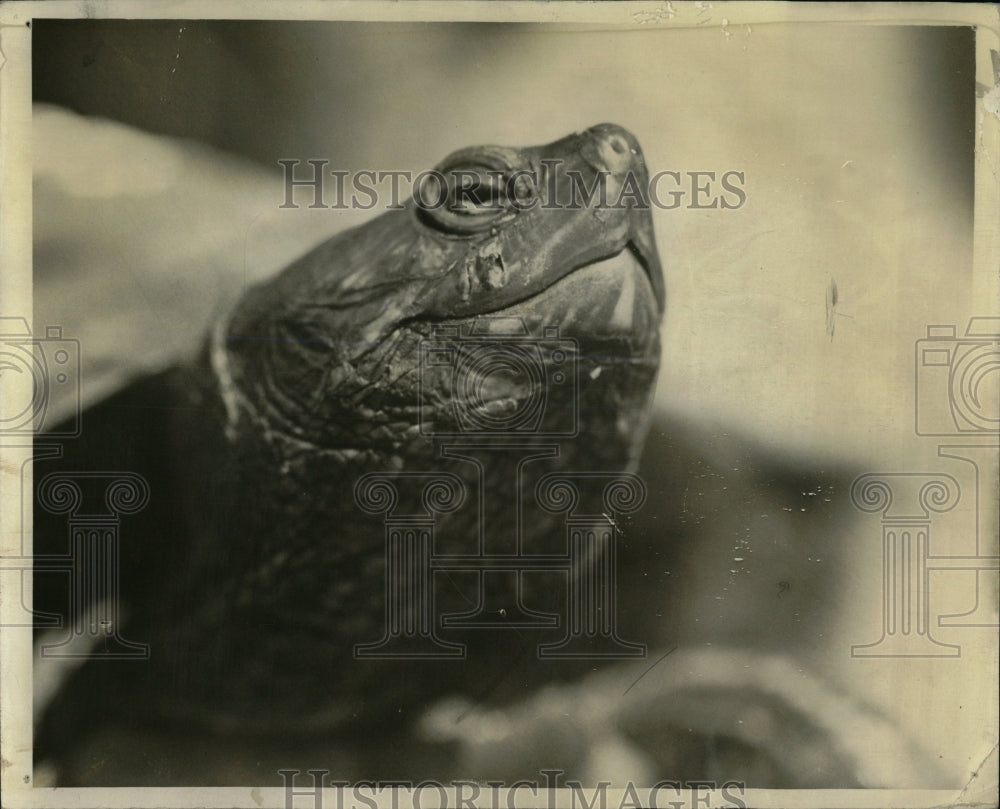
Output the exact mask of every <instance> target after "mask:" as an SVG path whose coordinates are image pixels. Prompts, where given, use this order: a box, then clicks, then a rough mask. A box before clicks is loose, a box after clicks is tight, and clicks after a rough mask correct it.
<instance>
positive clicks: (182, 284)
mask: <svg viewBox="0 0 1000 809" xmlns="http://www.w3.org/2000/svg"><path fill="white" fill-rule="evenodd" d="M33 31H34V34H33V82H34V98H35V101H36V103H37V105H38V106H37V107H36V112H35V142H34V146H33V150H34V154H33V159H34V161H35V190H34V201H35V224H34V227H35V245H36V246H35V259H34V271H35V313H34V318H35V323H36V324H61V325H63V326H64V329H65V331H66V333H67V334H70V335H73V336H76V337H78V338H79V339H80V341H81V345H82V346H83V358H84V369H83V380H84V395H85V397H86V398H87V399H88V400H93V399H96V398H97V397H99V396H100V395H102V394H103V393H106V392H108V391H110V390H113V389H115V388H116V387H117V386H119V385H121V384H122V383H123V381H124V380H125V379H127V378H129V377H131V376H134V375H135V374H137V373H140V372H142V371H149V370H154V369H156V368H160V367H163V366H165V365H167V364H169V363H171V362H173V361H175V360H176V359H177V358H179V357H182V356H185V355H187V354H189V353H190V352H192V351H194V350H195V349H196V348H197V346H198V345H199V343H200V341H201V338H202V335H203V333H204V329H205V326H206V324H207V323H208V322H209V321H210V320H211V318H212V317H214V316H215V315H216V314H217V313H218V312H219V311H220V310H221V309H222V308H223V307H224V306H225V304H226V302H227V301H231V300H232V299H233V298H234V297H235V296H236V295H238V294H239V292H240V290H241V289H243V288H244V287H245V285H246V284H248V283H252V282H253V281H254V280H256V279H259V278H261V277H264V276H266V275H268V274H270V273H272V272H274V271H276V270H277V269H279V268H280V267H282V266H283V265H284V264H286V263H287V262H288V261H289V260H291V259H292V258H294V257H296V256H297V255H299V254H300V253H303V252H305V251H306V250H307V249H309V248H310V247H312V246H313V245H314V244H315V243H317V242H318V241H320V240H322V239H323V238H325V237H327V236H329V235H330V234H332V233H335V232H337V231H339V230H342V229H344V228H345V227H348V226H350V225H353V224H356V223H358V222H360V221H364V220H366V219H368V218H370V217H371V216H373V215H374V214H375V213H377V211H375V212H371V211H358V210H346V211H345V210H308V209H306V208H305V207H303V208H301V209H299V210H288V209H281V208H280V205H281V203H282V202H283V201H284V194H285V188H284V181H283V177H282V173H281V171H280V169H279V167H278V164H277V161H278V160H281V159H297V160H300V161H303V163H304V161H306V160H310V159H325V160H329V161H330V166H329V168H331V169H340V170H345V171H349V172H354V171H358V170H361V169H374V170H385V171H388V170H411V171H414V172H417V171H420V170H423V169H426V168H430V167H432V166H433V165H434V164H436V163H437V162H438V161H439V160H441V158H443V157H444V156H445V155H446V154H448V153H449V152H450V151H452V150H453V149H456V148H460V147H463V146H468V145H472V144H480V143H499V144H504V145H528V144H537V143H545V142H549V141H552V140H555V139H556V138H558V137H561V136H563V135H565V134H567V133H569V132H571V131H574V130H580V129H583V128H586V127H588V126H590V125H593V124H596V123H599V122H602V121H611V122H614V123H618V124H621V125H623V126H625V127H627V128H628V129H630V130H631V131H632V132H633V133H634V134H635V135H636V136H637V137H638V139H639V141H640V143H641V144H642V146H643V149H644V151H645V154H646V161H647V164H648V165H649V167H650V170H651V172H657V171H662V170H671V171H677V172H681V173H682V175H683V174H684V173H686V172H692V171H709V172H711V171H714V172H717V174H719V175H721V174H722V173H724V172H727V171H738V172H744V173H745V183H744V186H743V187H744V189H745V191H746V203H745V204H744V205H742V206H741V207H740V208H739V209H737V210H722V209H714V210H713V209H707V210H706V209H692V208H690V207H687V203H688V202H689V201H690V198H689V197H688V198H686V199H685V200H684V204H682V205H681V206H680V207H678V208H677V209H674V210H656V211H654V217H655V224H656V228H657V238H658V245H659V250H660V255H661V257H662V259H663V263H664V269H665V273H666V281H667V298H668V301H667V317H666V322H665V326H664V331H663V341H664V359H663V364H662V369H661V373H660V380H659V385H658V389H657V394H656V407H657V409H658V411H659V412H660V413H661V414H663V415H664V416H666V415H671V416H674V417H679V418H681V419H686V418H690V419H693V420H696V421H697V423H698V424H700V425H706V424H711V425H714V427H713V429H717V430H727V431H728V430H731V431H732V432H734V433H737V434H743V435H746V436H748V437H750V438H751V440H753V441H754V442H756V443H757V444H758V445H760V446H762V447H766V448H768V450H769V451H774V452H776V453H778V454H780V455H782V456H784V457H785V458H787V459H788V462H789V463H790V464H796V465H799V466H808V467H812V468H816V469H822V468H826V467H829V466H840V467H850V468H854V469H857V470H858V471H859V472H863V471H869V470H871V471H875V470H882V471H886V470H901V471H908V470H922V469H925V468H927V467H928V466H929V468H931V469H932V470H933V469H939V468H941V463H942V462H941V461H940V459H938V458H937V457H936V445H935V444H933V443H931V442H929V441H928V440H926V439H920V438H918V437H917V436H915V434H914V428H913V424H914V415H913V412H914V411H913V407H914V404H913V389H914V388H913V386H914V359H913V358H914V353H913V352H914V342H915V341H916V340H917V339H919V338H921V337H924V336H926V327H927V325H928V324H955V325H957V326H958V328H959V331H960V332H961V331H962V330H964V325H965V323H966V321H967V320H968V318H969V317H970V316H971V315H980V314H993V313H992V312H990V311H982V308H983V306H984V305H986V304H985V302H982V301H975V300H974V299H973V298H972V292H971V290H972V277H973V267H972V213H973V160H974V127H975V106H974V105H975V50H974V45H975V37H974V31H973V29H971V28H960V27H959V28H918V27H892V26H883V27H875V26H871V27H869V26H832V25H824V26H822V27H820V26H810V25H794V26H793V25H785V24H760V25H752V26H749V25H740V26H736V25H723V26H721V27H720V26H717V25H713V26H707V25H706V26H704V27H701V28H690V29H671V30H667V29H661V28H650V29H648V30H647V29H637V30H593V29H591V30H587V29H582V28H575V29H574V28H570V27H566V26H562V27H557V26H543V25H513V24H511V25H459V24H412V25H402V24H383V23H377V24H376V23H297V22H288V23H274V22H266V23H255V22H227V21H222V22H205V21H196V20H182V21H170V20H162V21H152V20H147V21H126V20H105V21H95V20H72V21H57V20H36V21H34V23H33ZM300 199H302V198H300ZM308 201H309V200H308V198H306V199H305V201H304V202H303V205H304V204H307V203H308ZM833 290H836V291H835V293H834V292H833ZM986 308H987V309H988V308H989V307H988V306H986ZM994 377H995V375H994ZM983 507H984V508H985V507H986V505H983ZM990 507H991V506H990ZM973 516H974V515H970V514H966V515H965V517H973ZM963 525H964V524H962V523H956V526H957V527H956V528H955V529H954V533H955V536H956V537H958V536H959V535H960V534H961V532H962V531H963V530H965V528H963ZM879 532H880V528H879V525H878V520H877V518H871V520H870V521H869V522H866V523H863V524H862V528H861V534H860V535H859V536H853V537H836V538H833V539H832V540H831V541H835V542H838V543H845V544H848V545H849V548H850V551H849V552H850V554H851V556H852V558H853V559H854V560H855V561H854V567H853V570H854V571H855V573H854V574H852V575H851V576H848V578H847V580H846V581H845V582H843V584H842V588H843V589H842V591H841V592H840V593H839V598H838V604H839V605H840V606H839V610H840V612H839V613H838V614H837V621H836V623H835V626H834V627H833V628H832V630H831V631H830V632H829V633H828V634H827V636H826V638H825V640H824V641H823V645H822V648H820V649H818V650H815V649H814V650H813V651H812V655H813V660H812V663H813V664H814V665H818V666H820V667H821V668H823V669H824V671H825V673H827V674H828V675H829V676H831V677H832V678H833V679H835V680H838V681H840V682H842V683H844V684H846V686H847V687H848V688H849V689H850V690H851V691H852V692H855V693H860V694H862V695H864V696H865V697H866V698H870V699H872V700H874V701H875V702H877V703H878V704H880V705H882V706H884V707H885V710H886V711H887V712H888V714H890V715H891V716H892V717H893V718H894V719H896V720H897V721H899V722H900V723H901V724H902V725H903V726H904V727H906V728H908V729H909V730H910V731H911V732H912V733H913V734H914V735H915V736H916V737H918V738H920V739H921V741H922V742H923V743H924V744H925V745H926V746H927V747H928V749H930V750H932V751H933V755H934V756H935V757H936V758H937V759H938V760H939V762H940V763H941V766H942V767H943V769H944V770H945V771H946V772H947V773H949V774H950V775H949V777H953V778H954V782H955V783H956V784H958V785H961V783H962V782H964V779H965V778H966V777H967V775H968V772H969V770H970V768H971V767H974V766H975V765H976V764H978V761H979V760H980V759H981V757H982V754H984V753H985V750H986V749H988V747H989V744H991V743H992V741H991V735H990V734H991V731H990V730H989V723H988V722H986V721H984V719H983V713H982V712H981V710H980V708H978V707H976V708H972V704H974V705H977V706H983V705H986V704H987V703H989V704H993V705H995V701H994V702H990V701H991V700H994V697H993V696H992V692H993V689H994V685H993V673H991V672H994V671H995V659H994V655H993V652H992V651H991V649H990V648H989V643H991V641H990V640H989V638H988V637H986V636H984V635H983V632H986V633H991V632H992V630H978V633H979V634H976V632H977V631H975V630H965V632H966V634H965V635H963V636H962V637H963V638H964V639H965V643H964V646H963V649H965V650H967V651H966V652H965V654H964V656H963V658H962V659H961V660H920V659H918V660H907V661H901V660H898V659H896V660H872V659H869V660H857V659H853V658H851V657H850V653H849V649H850V645H851V644H852V643H863V642H868V641H872V640H875V639H877V627H878V620H879V619H878V616H879V615H880V599H881V590H880V584H881V580H880V569H881V568H880V564H881V562H880V553H881V545H880V534H879ZM938 536H939V537H940V541H941V542H942V547H941V550H940V552H942V553H947V552H948V548H947V547H945V545H946V544H947V542H948V541H949V534H948V531H947V530H946V531H945V532H944V533H942V534H939V535H938ZM956 542H958V545H961V542H959V541H958V539H956ZM968 586H969V581H968V579H963V578H961V577H958V578H955V577H952V578H951V579H949V581H948V582H947V583H945V582H944V578H943V577H942V580H941V583H940V584H939V585H938V589H937V590H935V593H936V594H938V596H937V597H940V598H942V601H941V602H940V603H941V604H944V603H947V604H948V605H949V606H951V607H952V608H953V609H954V610H955V611H959V610H960V609H962V608H963V604H964V600H967V597H968ZM949 588H950V589H949ZM953 602H954V603H953ZM964 606H968V605H967V604H964ZM948 631H949V630H941V631H940V632H939V635H940V636H942V639H944V640H948V639H952V638H953V637H957V635H953V636H948V634H947V633H948ZM951 631H952V632H953V633H957V632H958V631H959V630H951ZM873 633H874V634H875V637H873V636H872V635H873ZM972 695H977V696H975V697H973V696H972ZM970 703H971V704H970ZM963 705H964V707H963ZM970 708H972V709H971V710H970ZM987 713H988V712H987ZM875 753H876V754H877V751H875Z"/></svg>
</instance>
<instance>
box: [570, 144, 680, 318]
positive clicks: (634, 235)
mask: <svg viewBox="0 0 1000 809" xmlns="http://www.w3.org/2000/svg"><path fill="white" fill-rule="evenodd" d="M582 137H583V139H584V141H583V144H582V146H581V147H580V154H581V156H582V157H583V159H584V160H586V161H587V162H588V163H589V164H590V165H591V166H592V167H593V168H595V169H597V170H598V171H607V172H610V173H611V174H613V175H614V176H616V177H617V178H619V179H620V180H621V179H624V178H625V177H626V175H629V174H631V175H633V177H634V178H635V180H636V184H637V185H638V190H639V191H640V193H641V194H642V205H640V206H637V207H632V208H631V210H630V211H629V217H630V220H631V221H630V227H629V241H628V246H629V247H630V248H631V250H632V252H633V254H635V256H636V258H637V259H638V260H639V262H640V263H641V264H642V266H643V267H644V268H645V270H646V275H647V276H648V277H649V283H650V284H651V285H652V287H653V294H654V295H655V296H656V304H657V306H658V307H659V310H660V314H662V313H663V310H664V307H665V305H666V289H665V285H664V282H663V267H661V266H660V258H659V256H658V255H657V252H656V237H655V236H654V235H653V217H652V212H651V207H650V204H649V196H648V188H649V172H648V171H647V169H646V160H645V158H644V157H643V154H642V149H641V148H640V146H639V142H638V141H637V140H636V139H635V136H634V135H633V134H632V133H631V132H629V131H628V130H627V129H623V128H622V127H620V126H618V125H616V124H598V125H597V126H592V127H590V129H588V130H587V131H586V132H584V133H583V136H582Z"/></svg>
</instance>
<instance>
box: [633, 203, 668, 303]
mask: <svg viewBox="0 0 1000 809" xmlns="http://www.w3.org/2000/svg"><path fill="white" fill-rule="evenodd" d="M628 247H629V249H630V250H631V251H632V252H633V253H634V254H635V256H636V258H637V259H638V260H639V263H640V264H642V266H643V269H644V270H645V271H646V276H647V277H648V278H649V283H650V285H651V286H652V287H653V294H654V295H655V296H656V305H657V306H658V307H659V310H660V314H661V315H662V314H663V311H664V309H665V308H666V300H667V291H666V285H665V284H664V281H663V267H662V266H661V265H660V256H659V254H658V253H657V252H656V237H655V235H654V234H653V218H652V216H650V214H649V211H633V225H632V233H631V235H630V237H629V240H628Z"/></svg>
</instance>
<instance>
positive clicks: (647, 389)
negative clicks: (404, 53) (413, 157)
mask: <svg viewBox="0 0 1000 809" xmlns="http://www.w3.org/2000/svg"><path fill="white" fill-rule="evenodd" d="M647 191H648V174H647V170H646V166H645V162H644V159H643V155H642V152H641V150H640V148H639V145H638V142H637V141H636V139H635V138H634V137H633V136H632V135H631V134H630V133H629V132H628V131H626V130H624V129H622V128H621V127H618V126H615V125H612V124H601V125H598V126H595V127H592V128H590V129H588V130H586V131H584V132H580V133H575V134H572V135H570V136H568V137H565V138H562V139H560V140H558V141H555V142H554V143H550V144H548V145H544V146H538V147H531V148H523V149H514V148H507V147H499V146H479V147H474V148H468V149H463V150H460V151H458V152H455V153H454V154H452V155H450V156H449V157H448V158H446V159H445V160H444V161H443V162H442V163H441V164H439V165H438V167H437V168H436V169H435V170H434V171H431V172H424V173H423V174H422V175H419V176H418V182H416V183H415V187H414V195H413V199H411V200H410V201H409V203H408V204H407V205H405V206H402V207H400V208H399V209H397V210H390V211H387V212H386V213H384V214H383V215H381V216H379V217H377V218H375V219H373V220H372V221H370V222H368V223H367V224H365V225H362V226H361V227H358V228H355V229H353V230H350V231H347V232H345V233H342V234H340V235H338V236H336V237H334V238H333V239H331V240H329V241H328V242H326V243H324V244H322V245H320V246H319V247H317V248H316V249H314V250H313V251H311V252H310V253H308V254H306V255H305V256H303V257H302V258H301V259H299V260H298V261H297V262H295V263H294V264H293V265H291V266H290V267H288V268H287V269H286V270H285V271H284V272H282V273H281V274H279V275H278V276H277V277H276V278H274V279H272V280H270V281H268V282H266V283H264V284H262V285H260V286H258V287H256V288H254V289H252V290H250V291H249V292H248V293H247V294H246V295H245V296H244V297H243V299H242V300H241V301H240V302H239V304H238V306H237V308H236V310H235V312H234V314H233V315H232V316H231V317H230V318H229V319H228V320H227V322H226V323H225V324H223V326H221V327H220V330H219V332H218V334H217V339H216V343H215V348H214V357H215V364H216V368H217V371H219V376H220V378H221V380H222V388H223V395H224V398H225V400H226V403H227V409H228V411H229V418H230V422H231V425H237V426H238V425H241V424H242V425H249V427H250V428H251V429H252V430H255V431H258V432H259V431H260V430H263V431H264V432H265V433H267V434H268V435H270V436H281V437H283V438H290V439H292V440H293V441H294V442H297V443H298V444H300V445H302V446H305V447H320V448H323V449H327V450H333V451H344V450H350V451H362V452H367V451H371V450H379V451H384V452H389V453H392V454H394V455H400V456H405V455H406V454H407V448H408V447H409V448H410V449H413V448H414V447H415V446H417V445H419V442H420V440H421V437H422V436H423V437H426V436H427V435H428V434H431V435H436V434H452V433H458V432H462V431H463V430H464V429H465V426H467V425H468V424H470V423H476V422H477V419H478V420H479V422H480V423H482V424H492V425H494V426H498V425H503V424H505V423H508V422H505V421H504V419H505V418H507V416H511V417H512V418H513V415H512V414H517V413H522V415H523V412H522V411H524V410H525V408H527V407H528V405H529V404H530V403H531V402H535V403H536V404H535V405H531V406H532V407H535V408H536V409H537V407H538V405H537V402H538V400H539V396H541V397H542V398H543V399H544V401H543V402H542V405H541V407H542V408H543V409H544V410H545V414H543V417H544V419H547V420H548V421H545V423H546V424H549V425H550V426H553V425H554V424H555V422H558V420H559V418H560V417H559V416H558V415H553V414H557V413H560V412H561V413H562V414H563V416H564V417H565V418H567V419H568V418H570V417H572V418H574V419H576V421H574V425H575V426H574V427H573V428H572V430H570V428H569V427H568V426H567V424H568V422H567V423H566V424H563V425H562V427H563V428H564V432H563V433H560V434H567V435H568V434H570V432H572V431H576V430H579V429H584V428H586V427H587V425H588V423H589V426H590V428H591V429H594V430H598V432H601V431H606V430H607V429H611V431H612V432H613V433H614V434H615V438H616V440H617V442H618V443H619V444H622V443H623V442H624V444H627V445H628V447H629V450H628V452H627V453H626V454H627V455H629V456H632V455H634V452H633V450H634V449H635V446H636V445H637V443H638V441H639V440H641V436H643V435H644V431H645V427H644V425H645V423H646V418H645V415H646V414H647V411H648V409H649V404H650V402H649V398H650V393H651V390H652V385H653V381H654V380H655V374H656V368H657V366H658V362H659V324H660V319H661V316H662V313H663V307H664V281H663V274H662V269H661V266H660V262H659V258H658V256H657V252H656V246H655V240H654V236H653V226H652V218H651V216H650V211H649V204H648V197H647ZM428 352H432V353H428ZM491 357H492V359H491ZM518 358H520V360H521V361H520V363H519V362H517V361H515V360H517V359H518ZM556 366H560V367H556ZM567 373H568V374H570V375H571V377H572V379H567ZM559 380H564V382H562V383H560V382H559ZM560 391H562V392H563V393H560ZM561 395H563V396H564V397H565V398H566V400H565V401H563V402H561V403H560V401H559V397H560V396H561ZM560 408H561V409H560ZM568 408H571V409H572V410H569V409H568ZM585 413H589V416H588V417H586V418H585V417H584V415H583V414H585ZM546 414H547V415H546ZM470 419H471V421H470ZM510 423H514V422H510ZM517 423H518V424H521V425H522V427H521V428H520V429H523V430H524V431H525V432H526V433H531V432H532V431H535V430H536V429H537V425H538V424H540V423H542V422H539V421H538V420H537V419H536V420H534V421H533V420H532V419H530V418H525V419H524V420H523V422H521V421H519V422H517ZM608 424H610V425H611V427H610V428H609V427H608V426H607V425H608ZM463 425H465V426H463ZM602 425H603V426H602ZM498 429H501V431H502V428H501V427H498ZM487 432H489V430H487ZM414 442H416V444H415V443H414ZM403 465H405V462H404V463H403ZM396 466H397V468H398V467H399V466H400V463H398V462H397V463H396Z"/></svg>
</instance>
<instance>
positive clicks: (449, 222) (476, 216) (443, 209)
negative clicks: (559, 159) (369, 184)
mask: <svg viewBox="0 0 1000 809" xmlns="http://www.w3.org/2000/svg"><path fill="white" fill-rule="evenodd" d="M533 192H534V184H533V183H532V182H531V179H530V177H529V176H527V174H526V173H525V172H512V171H511V170H510V169H509V168H508V167H507V166H506V165H505V164H502V163H499V164H498V163H493V162H472V161H461V162H453V163H449V164H447V165H446V166H444V167H443V168H441V169H438V170H437V171H434V172H429V173H428V174H427V175H425V176H424V179H423V181H422V182H421V184H420V185H419V186H418V187H417V189H416V194H415V198H416V201H417V205H418V207H419V209H420V215H421V217H422V218H423V219H424V221H426V222H427V223H428V224H430V225H432V226H434V227H436V228H437V229H438V230H443V231H445V232H450V233H458V234H467V233H480V232H482V231H484V230H488V229H490V228H493V227H496V226H497V225H499V224H502V223H503V222H506V221H507V220H509V219H511V218H513V217H514V216H516V215H517V213H518V211H519V210H523V209H524V208H525V207H526V202H528V201H530V199H531V198H532V196H533Z"/></svg>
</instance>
